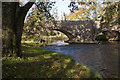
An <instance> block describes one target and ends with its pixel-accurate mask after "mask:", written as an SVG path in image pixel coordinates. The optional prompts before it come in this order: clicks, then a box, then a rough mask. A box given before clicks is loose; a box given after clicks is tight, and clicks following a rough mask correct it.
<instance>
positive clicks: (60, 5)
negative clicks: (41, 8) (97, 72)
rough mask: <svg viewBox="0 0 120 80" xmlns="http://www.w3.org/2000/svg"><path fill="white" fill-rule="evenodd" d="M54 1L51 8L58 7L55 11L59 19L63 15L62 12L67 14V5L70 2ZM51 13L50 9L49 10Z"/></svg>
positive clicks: (65, 0)
mask: <svg viewBox="0 0 120 80" xmlns="http://www.w3.org/2000/svg"><path fill="white" fill-rule="evenodd" d="M54 1H56V4H55V6H53V8H52V10H53V9H54V8H55V7H56V8H57V9H58V11H57V13H58V17H59V20H61V16H62V15H63V13H66V14H69V13H70V10H69V8H68V5H69V4H70V0H64V1H63V0H54ZM51 14H53V13H52V11H51Z"/></svg>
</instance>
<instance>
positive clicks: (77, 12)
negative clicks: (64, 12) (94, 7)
mask: <svg viewBox="0 0 120 80" xmlns="http://www.w3.org/2000/svg"><path fill="white" fill-rule="evenodd" d="M85 12H86V9H85V8H79V9H78V10H75V12H74V13H73V12H70V14H69V19H70V20H73V19H74V18H75V19H80V17H81V16H82V14H84V13H85Z"/></svg>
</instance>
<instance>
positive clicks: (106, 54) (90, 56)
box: [45, 43, 120, 78]
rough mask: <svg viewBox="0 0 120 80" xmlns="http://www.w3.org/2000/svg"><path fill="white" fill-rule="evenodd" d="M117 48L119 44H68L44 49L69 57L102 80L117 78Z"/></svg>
mask: <svg viewBox="0 0 120 80" xmlns="http://www.w3.org/2000/svg"><path fill="white" fill-rule="evenodd" d="M119 46H120V43H101V44H69V45H64V46H55V45H54V46H51V45H49V46H46V47H45V49H48V50H52V51H56V52H60V53H62V54H66V55H70V56H71V57H72V58H73V59H74V60H76V61H77V62H79V63H81V64H84V65H86V66H87V67H89V68H91V70H92V71H94V72H95V73H101V74H102V76H103V77H104V78H118V75H119V72H118V68H120V66H119V67H118V62H119V61H118V57H120V52H119V51H118V50H119V49H120V47H119ZM119 70H120V69H119Z"/></svg>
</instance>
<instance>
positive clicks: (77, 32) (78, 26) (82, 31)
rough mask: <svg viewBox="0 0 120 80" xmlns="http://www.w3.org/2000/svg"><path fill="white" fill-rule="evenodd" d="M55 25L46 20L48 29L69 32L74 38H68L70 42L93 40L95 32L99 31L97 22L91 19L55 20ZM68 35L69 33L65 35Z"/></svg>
mask: <svg viewBox="0 0 120 80" xmlns="http://www.w3.org/2000/svg"><path fill="white" fill-rule="evenodd" d="M56 25H57V26H55V25H53V23H52V22H46V24H45V26H46V28H49V29H56V30H59V31H60V30H61V31H62V30H63V31H62V32H63V33H64V32H68V33H71V35H73V36H74V38H72V39H70V41H71V42H72V41H73V42H90V41H95V37H96V34H97V33H99V32H100V24H99V22H94V21H92V20H79V21H70V20H69V21H56ZM67 36H69V35H67Z"/></svg>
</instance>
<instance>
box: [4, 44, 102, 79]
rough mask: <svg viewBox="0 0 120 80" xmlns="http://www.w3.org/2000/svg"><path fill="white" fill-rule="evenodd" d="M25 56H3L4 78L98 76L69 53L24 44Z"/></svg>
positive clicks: (98, 75)
mask: <svg viewBox="0 0 120 80" xmlns="http://www.w3.org/2000/svg"><path fill="white" fill-rule="evenodd" d="M22 52H23V58H19V57H3V58H2V63H3V64H2V71H3V73H2V77H3V78H96V77H101V76H100V74H94V73H93V72H92V71H91V70H90V69H89V68H87V67H86V66H84V65H81V64H79V63H77V62H75V60H73V59H72V58H70V57H69V56H67V55H64V54H60V53H56V52H54V51H49V50H46V49H41V48H34V47H28V46H23V47H22Z"/></svg>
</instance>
